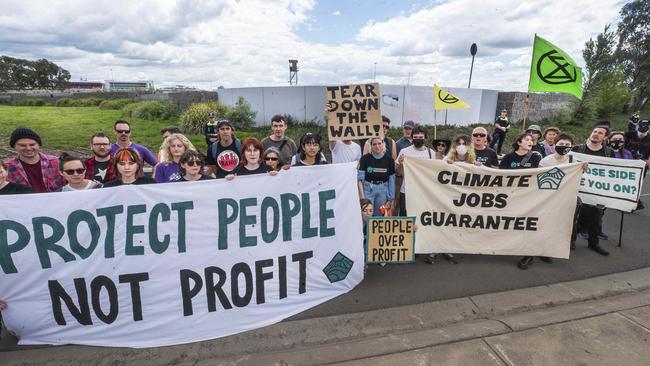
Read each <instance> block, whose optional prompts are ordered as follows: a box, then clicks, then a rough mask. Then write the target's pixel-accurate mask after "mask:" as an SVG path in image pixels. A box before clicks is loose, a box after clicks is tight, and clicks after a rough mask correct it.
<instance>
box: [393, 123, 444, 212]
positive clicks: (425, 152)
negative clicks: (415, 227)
mask: <svg viewBox="0 0 650 366" xmlns="http://www.w3.org/2000/svg"><path fill="white" fill-rule="evenodd" d="M426 140H427V130H425V129H424V127H422V126H416V127H415V128H414V129H413V145H411V146H409V147H407V148H404V149H402V151H400V153H399V157H398V158H397V161H396V162H395V172H396V173H397V175H402V176H403V175H404V157H405V156H412V157H416V158H421V159H435V158H436V156H435V152H434V151H433V150H431V149H430V148H428V147H426V146H425V145H424V144H425V142H426ZM404 181H405V180H402V187H401V188H400V190H399V192H400V200H399V216H407V215H406V194H405V192H406V184H405V183H404Z"/></svg>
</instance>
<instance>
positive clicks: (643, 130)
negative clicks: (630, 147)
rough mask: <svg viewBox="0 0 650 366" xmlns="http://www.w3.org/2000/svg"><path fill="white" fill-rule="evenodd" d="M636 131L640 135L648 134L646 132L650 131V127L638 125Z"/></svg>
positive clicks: (645, 124)
mask: <svg viewBox="0 0 650 366" xmlns="http://www.w3.org/2000/svg"><path fill="white" fill-rule="evenodd" d="M637 129H638V130H639V132H641V133H646V132H648V130H650V125H648V124H647V123H644V124H641V125H639V127H637Z"/></svg>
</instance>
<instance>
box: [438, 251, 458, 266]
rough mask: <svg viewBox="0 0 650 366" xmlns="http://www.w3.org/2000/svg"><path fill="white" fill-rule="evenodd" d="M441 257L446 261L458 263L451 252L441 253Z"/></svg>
mask: <svg viewBox="0 0 650 366" xmlns="http://www.w3.org/2000/svg"><path fill="white" fill-rule="evenodd" d="M442 257H443V258H445V259H446V260H447V262H449V263H451V264H458V261H456V258H455V257H454V255H453V254H451V253H442Z"/></svg>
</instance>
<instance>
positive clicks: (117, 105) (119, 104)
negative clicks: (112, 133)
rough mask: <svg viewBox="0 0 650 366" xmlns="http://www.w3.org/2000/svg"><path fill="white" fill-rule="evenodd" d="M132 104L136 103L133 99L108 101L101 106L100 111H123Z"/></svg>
mask: <svg viewBox="0 0 650 366" xmlns="http://www.w3.org/2000/svg"><path fill="white" fill-rule="evenodd" d="M131 103H135V101H134V100H133V99H131V98H119V99H107V100H104V101H103V102H101V103H100V104H99V109H122V108H124V106H126V105H127V104H131Z"/></svg>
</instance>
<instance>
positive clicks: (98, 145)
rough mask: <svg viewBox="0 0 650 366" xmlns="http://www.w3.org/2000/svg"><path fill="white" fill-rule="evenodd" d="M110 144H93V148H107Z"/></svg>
mask: <svg viewBox="0 0 650 366" xmlns="http://www.w3.org/2000/svg"><path fill="white" fill-rule="evenodd" d="M109 145H110V144H93V146H97V147H108V146H109Z"/></svg>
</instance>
